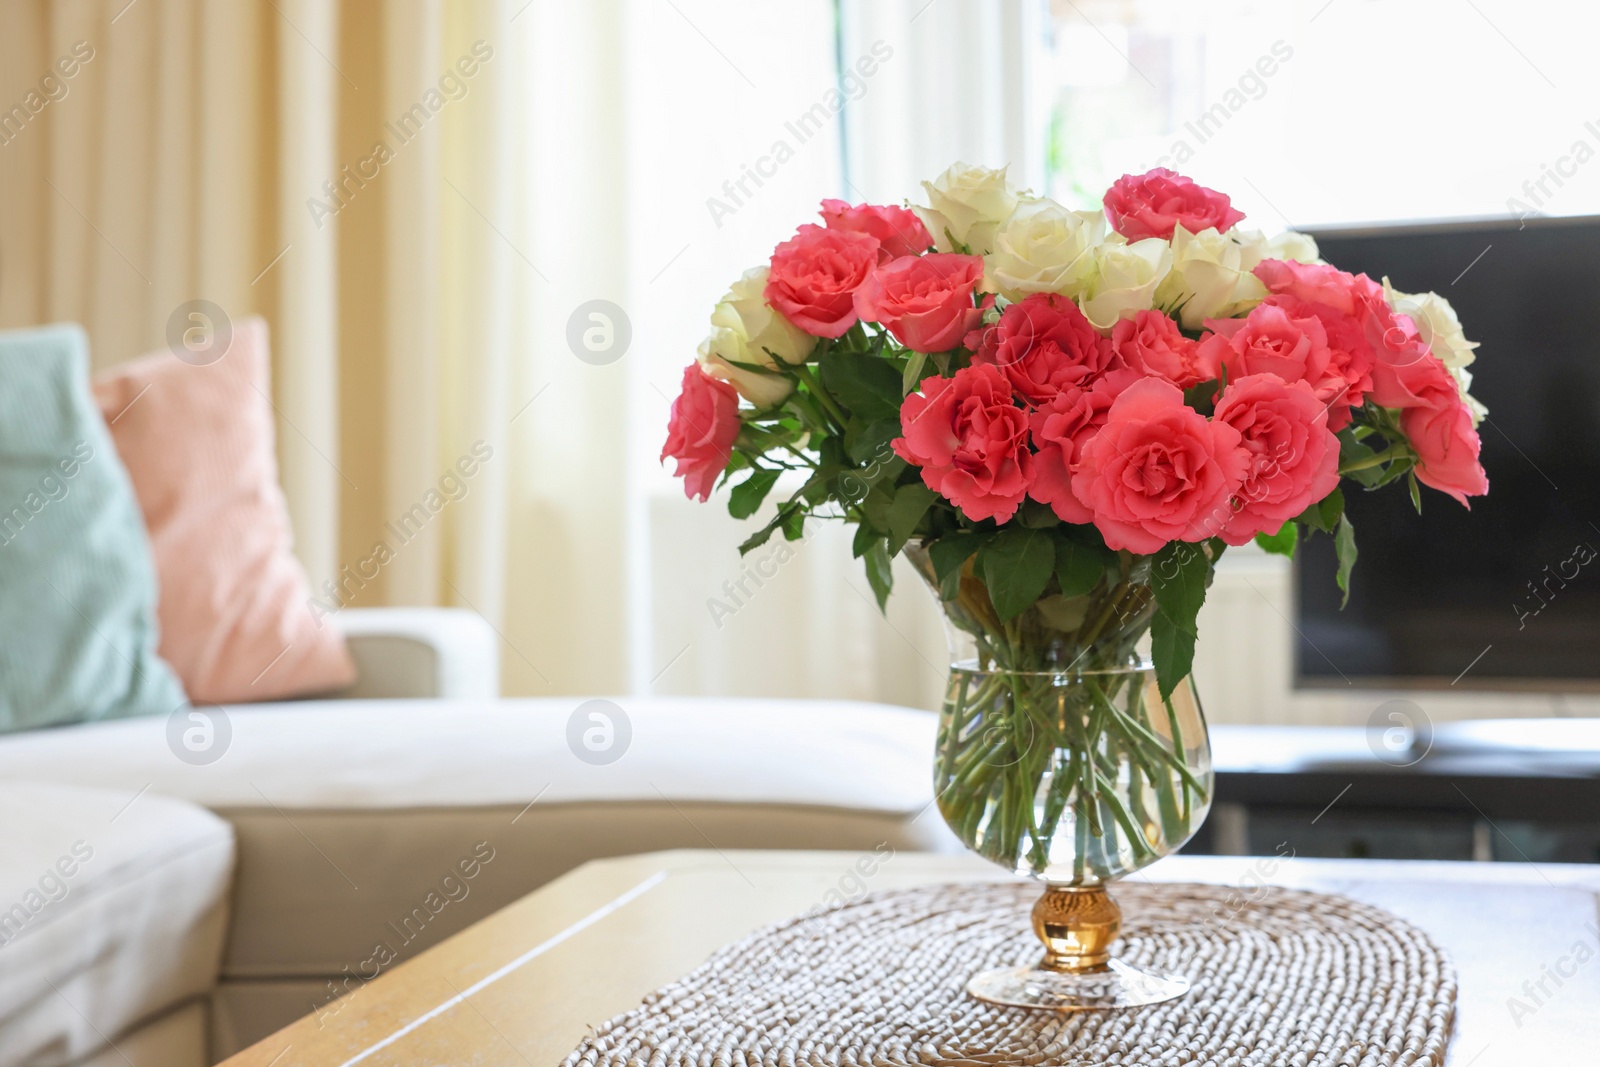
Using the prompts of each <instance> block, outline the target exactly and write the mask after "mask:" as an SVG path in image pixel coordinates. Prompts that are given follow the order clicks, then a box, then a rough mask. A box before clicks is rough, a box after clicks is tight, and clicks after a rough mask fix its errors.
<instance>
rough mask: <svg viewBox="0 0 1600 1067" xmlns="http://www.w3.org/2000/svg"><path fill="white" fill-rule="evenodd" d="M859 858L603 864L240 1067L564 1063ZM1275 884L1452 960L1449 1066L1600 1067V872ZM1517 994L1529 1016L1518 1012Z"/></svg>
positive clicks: (1544, 869)
mask: <svg viewBox="0 0 1600 1067" xmlns="http://www.w3.org/2000/svg"><path fill="white" fill-rule="evenodd" d="M859 858H860V857H859V856H858V855H857V854H855V853H843V852H720V851H678V852H659V853H652V854H649V855H643V856H630V857H626V858H623V859H615V860H603V861H599V862H595V863H590V864H588V865H586V866H584V867H582V868H580V869H578V870H576V871H573V872H572V873H570V874H568V875H566V876H564V877H562V878H560V879H557V880H556V881H554V882H552V883H551V884H549V885H547V886H545V887H544V888H542V889H540V890H538V891H536V892H534V893H531V894H529V895H528V896H526V897H524V898H523V899H522V900H520V901H518V902H517V903H515V904H513V905H511V906H510V907H508V908H505V909H504V910H503V911H500V912H498V913H497V914H495V915H492V916H490V917H489V918H488V919H485V920H484V921H483V922H480V923H478V924H477V925H476V926H473V927H471V928H469V929H467V930H465V931H463V932H462V933H460V934H457V935H456V936H455V937H453V938H451V939H450V940H448V941H446V942H445V943H443V944H441V945H439V946H437V947H435V948H433V949H431V950H429V951H428V952H425V953H423V954H422V955H421V956H419V957H417V958H416V959H415V960H412V961H410V962H408V963H405V964H402V965H400V966H398V967H396V968H395V969H394V970H393V971H392V972H390V973H387V974H383V975H381V976H380V977H378V978H377V979H375V980H374V981H372V982H371V983H369V984H367V985H366V986H363V987H361V988H360V989H358V990H357V991H356V992H354V993H352V994H350V995H349V996H348V997H346V998H345V999H344V1000H343V1001H340V1002H339V1004H338V1006H337V1007H338V1011H337V1012H336V1013H334V1014H331V1015H329V1014H325V1015H324V1017H323V1018H322V1019H321V1020H318V1019H316V1018H312V1017H310V1016H308V1017H307V1018H305V1019H302V1020H300V1021H299V1022H297V1023H295V1024H293V1025H291V1026H288V1027H286V1028H284V1029H283V1030H280V1031H279V1032H278V1033H276V1034H274V1035H273V1036H271V1037H269V1038H266V1039H265V1040H263V1041H261V1042H258V1043H257V1044H256V1045H254V1046H252V1047H251V1048H249V1049H246V1050H245V1051H243V1052H241V1053H239V1054H238V1055H237V1056H234V1057H233V1058H231V1059H229V1060H228V1061H227V1063H226V1065H225V1067H356V1065H357V1064H362V1065H365V1067H388V1065H406V1067H489V1065H508V1067H521V1065H526V1064H538V1065H540V1067H547V1065H553V1064H559V1063H560V1062H561V1060H562V1059H563V1058H564V1057H565V1056H566V1055H567V1053H568V1052H570V1051H571V1050H572V1049H573V1047H575V1046H576V1044H577V1043H578V1041H579V1040H580V1039H581V1038H582V1037H583V1035H584V1032H585V1030H586V1028H587V1027H589V1026H592V1025H593V1024H595V1023H598V1022H601V1021H603V1020H605V1019H607V1018H609V1017H611V1016H612V1015H615V1014H617V1013H619V1012H622V1011H626V1010H627V1009H629V1008H632V1007H634V1006H636V1005H637V1004H638V1003H639V1001H640V1000H641V998H642V997H643V996H644V995H645V994H646V993H648V992H650V991H651V990H653V989H655V988H657V987H658V986H661V985H664V984H666V983H667V982H669V981H671V980H673V979H675V978H678V977H680V976H682V975H683V974H685V973H686V972H688V971H690V970H692V969H693V968H694V967H695V966H696V965H698V964H699V963H701V962H702V961H703V960H704V959H705V958H706V957H707V956H708V955H710V954H711V953H712V952H714V951H715V950H716V949H718V948H720V947H721V946H722V945H724V944H727V943H728V942H730V941H734V940H736V939H738V938H739V937H741V936H743V935H745V934H747V933H749V932H750V931H752V930H754V929H756V928H757V927H760V926H763V925H765V924H766V923H769V922H772V921H774V920H777V919H781V918H784V917H786V916H790V915H795V914H798V913H800V912H803V911H805V910H807V909H809V908H811V907H812V906H815V905H817V904H819V903H822V902H823V901H824V899H825V895H826V894H828V893H829V891H830V890H835V891H841V890H849V889H850V888H851V886H852V885H853V882H852V880H851V878H850V876H849V873H848V872H850V871H852V870H853V869H854V866H855V864H856V862H857V860H858V859H859ZM1262 862H1263V861H1262V860H1259V859H1252V858H1250V857H1209V856H1197V857H1188V856H1175V857H1172V858H1169V859H1166V860H1163V861H1161V862H1160V863H1158V864H1156V865H1154V866H1153V867H1151V868H1149V869H1148V870H1146V871H1144V872H1142V873H1141V875H1139V876H1138V877H1147V878H1149V879H1150V880H1152V881H1201V882H1213V883H1219V884H1233V885H1243V886H1254V885H1256V884H1258V883H1259V881H1260V875H1261V873H1262V870H1263V868H1262V867H1261V866H1260V864H1262ZM1003 877H1004V875H1003V874H1001V872H999V871H998V870H997V869H996V868H994V867H992V866H990V865H989V864H987V863H985V862H983V861H982V860H979V859H977V858H976V857H972V856H933V855H928V854H923V853H900V854H899V855H895V856H893V857H892V858H890V859H888V860H887V861H886V862H882V863H880V864H878V865H877V869H876V872H875V873H874V874H873V875H872V876H871V877H870V878H869V879H867V882H868V887H869V888H871V889H885V888H890V887H894V886H907V885H916V884H920V883H927V882H938V881H978V880H1000V879H1001V878H1003ZM1266 880H1267V881H1269V882H1272V883H1274V884H1279V885H1286V886H1294V887H1301V888H1309V889H1321V890H1329V891H1334V892H1340V893H1345V894H1348V895H1349V896H1352V897H1356V898H1358V899H1361V900H1365V901H1369V902H1371V903H1374V904H1378V905H1380V906H1382V907H1385V908H1388V909H1390V910H1392V911H1394V912H1395V913H1396V914H1398V915H1400V916H1402V917H1404V918H1406V919H1408V920H1410V921H1411V922H1413V923H1415V924H1417V925H1418V926H1421V927H1422V928H1423V929H1425V930H1427V931H1428V932H1429V933H1430V934H1431V935H1432V936H1433V937H1434V938H1435V939H1437V940H1438V941H1439V943H1440V944H1442V945H1443V946H1444V947H1445V948H1446V949H1447V950H1449V951H1450V953H1451V954H1452V955H1453V957H1454V958H1455V962H1456V967H1457V969H1458V971H1459V974H1460V982H1461V985H1460V1001H1459V1006H1458V1012H1457V1021H1456V1031H1455V1038H1454V1040H1453V1041H1452V1042H1451V1046H1450V1058H1449V1063H1450V1065H1451V1067H1501V1065H1504V1067H1526V1065H1528V1064H1543V1063H1551V1064H1556V1063H1560V1064H1569V1063H1570V1064H1577V1063H1580V1062H1582V1063H1600V1051H1597V1049H1600V909H1597V903H1600V867H1596V866H1587V865H1585V866H1578V865H1560V866H1558V865H1548V864H1541V865H1539V866H1538V867H1537V868H1535V867H1532V866H1530V865H1512V864H1488V863H1426V862H1399V861H1374V860H1314V859H1291V860H1288V861H1286V862H1282V863H1281V864H1279V865H1278V866H1277V868H1276V869H1275V870H1274V871H1272V874H1271V876H1270V877H1269V878H1267V879H1266ZM1580 945H1581V946H1583V947H1584V948H1586V949H1587V950H1588V951H1587V952H1583V951H1581V950H1580V949H1579V948H1578V946H1580ZM1580 956H1581V957H1582V961H1581V962H1580V961H1579V957H1580ZM1558 971H1559V972H1565V973H1563V974H1562V975H1561V976H1560V978H1559V982H1560V984H1559V985H1557V981H1556V979H1555V978H1552V977H1550V975H1553V974H1556V973H1557V972H1558ZM1541 981H1543V982H1544V985H1545V992H1544V993H1543V994H1541V993H1540V991H1539V988H1538V986H1539V983H1540V982H1541ZM1524 983H1530V985H1529V986H1527V987H1525V985H1524ZM1513 997H1515V998H1517V1000H1518V1001H1519V1002H1521V1003H1522V1004H1524V1005H1526V1007H1527V1009H1528V1010H1522V1009H1517V1010H1516V1011H1515V1012H1514V1011H1513V1007H1514V1005H1512V1004H1511V1003H1510V1002H1509V999H1508V998H1513ZM1534 998H1537V1001H1535V999H1534ZM1585 1050H1587V1051H1585Z"/></svg>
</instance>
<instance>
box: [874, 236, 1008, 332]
mask: <svg viewBox="0 0 1600 1067" xmlns="http://www.w3.org/2000/svg"><path fill="white" fill-rule="evenodd" d="M982 280H983V257H982V256H960V255H954V254H950V253H942V254H941V253H937V252H934V253H930V254H928V255H926V256H901V257H900V258H899V259H891V260H890V261H889V262H887V263H885V264H883V265H882V266H880V267H878V268H877V269H876V270H874V271H873V272H872V273H871V274H869V275H867V280H866V281H865V282H863V283H862V284H861V288H859V289H857V290H856V295H855V306H856V314H857V315H859V316H860V317H861V318H862V319H864V320H865V321H867V322H876V323H881V324H882V325H883V326H885V327H887V328H888V330H889V332H890V333H892V334H894V336H895V339H896V340H897V341H899V342H900V343H901V344H903V345H905V346H906V347H907V348H909V349H911V350H912V351H914V352H945V351H948V350H949V349H952V348H955V347H956V346H957V345H959V344H960V343H961V339H962V338H963V337H965V336H966V335H967V332H968V331H969V330H972V329H973V328H975V327H976V326H977V325H978V324H979V323H980V322H982V321H983V309H984V308H986V307H988V306H989V305H990V304H991V303H993V302H994V297H992V296H990V297H988V298H987V299H986V300H985V301H984V304H983V306H982V307H977V306H974V305H973V303H972V294H973V292H974V291H975V290H976V289H977V288H978V283H979V282H981V281H982Z"/></svg>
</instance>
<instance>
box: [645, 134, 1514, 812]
mask: <svg viewBox="0 0 1600 1067" xmlns="http://www.w3.org/2000/svg"><path fill="white" fill-rule="evenodd" d="M924 188H925V190H926V193H927V201H928V202H927V204H926V206H914V207H909V208H907V207H894V206H889V207H880V206H874V205H855V206H852V205H849V204H847V203H845V202H843V201H838V200H825V201H823V204H822V212H821V216H822V225H816V224H807V225H803V226H801V227H800V229H799V231H798V232H797V233H796V234H795V235H794V236H793V237H792V238H790V239H789V240H787V241H784V242H783V243H782V244H780V245H779V246H778V247H777V249H776V250H775V251H774V252H773V254H772V257H771V260H770V262H769V263H767V264H765V265H763V266H760V267H756V268H754V269H752V270H750V271H748V272H747V273H746V274H745V275H744V277H742V278H741V279H739V281H738V282H736V283H735V284H734V286H733V288H732V289H731V291H729V292H728V293H727V295H726V296H724V297H723V299H722V302H721V303H719V304H718V305H717V307H716V310H715V312H714V313H713V314H712V318H711V322H712V332H711V335H710V336H709V337H708V338H707V339H706V341H705V342H704V344H703V345H702V346H701V348H700V352H699V359H698V360H697V361H696V362H694V363H692V364H691V365H690V366H689V367H688V368H687V369H686V370H685V371H684V376H683V392H682V395H681V396H680V397H679V398H678V399H677V400H676V401H675V402H674V404H673V406H672V416H671V424H670V428H669V432H668V439H667V443H666V448H665V450H664V451H663V453H662V458H663V459H665V458H666V457H668V456H670V457H672V458H674V459H675V460H676V461H677V473H678V474H679V475H680V476H682V477H683V478H684V481H685V490H686V492H687V493H688V494H689V495H690V496H691V497H698V498H700V499H702V500H704V499H706V498H707V497H708V496H709V495H710V493H711V492H712V490H713V488H714V486H715V485H716V483H717V481H718V479H719V478H720V479H721V480H722V481H723V482H728V481H731V480H735V479H737V481H736V482H735V484H733V487H732V490H731V492H730V494H729V498H728V508H729V511H730V512H731V513H732V515H733V516H734V517H736V518H748V517H750V516H752V515H754V514H755V513H756V511H757V510H758V509H759V508H760V507H761V505H762V503H763V501H764V500H765V498H766V497H767V496H768V494H769V493H770V492H771V491H772V489H773V488H774V486H775V485H777V484H778V483H779V481H780V479H782V478H783V477H784V475H785V474H787V473H788V472H791V471H799V472H802V476H803V481H802V482H801V484H799V485H798V486H796V487H795V488H794V489H793V491H792V492H789V493H787V495H786V496H785V498H784V499H782V500H781V502H779V503H778V504H777V507H776V510H775V513H774V514H773V515H772V518H771V519H770V521H768V522H767V523H766V524H765V525H764V526H763V527H762V528H761V529H760V530H759V531H758V532H757V533H756V534H755V535H754V536H752V537H750V538H749V539H748V540H747V541H745V543H744V545H743V546H742V548H741V551H746V552H748V551H749V550H751V549H753V548H755V547H756V546H758V545H761V544H763V543H764V542H766V541H767V540H768V539H769V538H770V537H771V536H772V535H773V534H774V533H776V532H781V533H782V534H783V536H784V537H786V538H789V539H791V540H794V539H798V538H799V537H801V536H802V531H803V528H804V524H805V523H806V521H807V520H808V519H813V518H824V517H828V518H840V519H843V520H845V521H847V522H853V523H855V524H857V531H856V535H855V541H854V550H855V553H856V555H857V556H859V557H861V558H863V559H864V560H865V564H866V572H867V578H868V581H869V583H870V584H871V586H872V588H873V590H874V592H875V594H876V596H877V597H878V599H879V602H880V605H881V604H882V603H883V601H884V599H885V598H886V597H887V596H888V593H889V591H890V585H891V574H890V561H891V560H892V559H893V558H894V557H895V556H896V555H897V554H899V553H901V552H902V551H904V552H906V553H907V555H908V556H909V557H910V560H911V562H912V564H913V565H914V566H915V567H916V569H917V570H918V571H919V572H920V573H921V574H922V575H923V576H924V577H925V578H926V579H927V581H928V582H929V584H930V585H931V586H932V587H933V588H934V589H935V590H937V591H938V593H939V595H940V597H941V600H942V601H943V604H944V607H945V610H946V613H947V615H948V617H949V619H950V620H951V622H952V624H953V625H954V626H955V627H956V628H957V629H958V630H959V631H961V632H962V633H963V634H965V635H966V636H967V637H968V638H969V639H970V641H971V643H972V645H973V646H974V648H975V655H976V657H977V658H978V660H979V661H980V663H981V664H982V665H984V666H987V667H990V668H993V669H996V670H1000V671H1009V672H1048V671H1061V670H1065V669H1067V668H1069V667H1072V666H1073V665H1080V666H1091V665H1095V664H1101V665H1104V664H1116V663H1121V662H1124V661H1126V660H1127V659H1128V657H1129V656H1130V655H1132V654H1133V646H1134V644H1135V643H1136V642H1137V641H1138V640H1139V639H1140V638H1141V637H1142V636H1143V635H1144V633H1145V632H1146V631H1147V630H1148V631H1149V632H1150V634H1151V637H1152V646H1151V657H1152V659H1153V661H1154V667H1155V672H1156V676H1157V678H1158V680H1159V683H1160V691H1161V696H1162V698H1163V699H1166V698H1168V697H1169V696H1170V694H1171V692H1172V691H1173V689H1174V688H1175V687H1176V686H1177V685H1178V684H1179V683H1180V682H1181V681H1182V680H1183V679H1184V678H1185V677H1186V676H1187V675H1188V674H1189V672H1190V667H1191V663H1192V659H1193V653H1194V645H1195V638H1196V624H1195V619H1196V615H1197V613H1198V611H1199V609H1200V606H1201V603H1202V601H1203V599H1204V596H1205V590H1206V587H1207V585H1208V584H1209V581H1210V577H1211V573H1212V568H1213V567H1214V565H1215V563H1216V560H1217V558H1218V557H1219V556H1220V554H1221V553H1222V551H1223V550H1224V548H1225V547H1226V546H1228V545H1242V544H1244V543H1245V542H1247V541H1250V540H1252V539H1254V540H1255V541H1256V542H1257V543H1258V544H1260V545H1261V546H1262V547H1263V548H1265V549H1267V550H1268V551H1272V552H1279V553H1283V554H1292V553H1293V551H1294V548H1295V545H1296V543H1297V540H1298V539H1299V538H1300V537H1301V536H1305V535H1309V534H1312V533H1324V534H1329V535H1331V536H1332V537H1333V538H1334V543H1335V545H1336V547H1337V556H1338V560H1339V566H1338V574H1337V576H1336V580H1337V581H1338V583H1339V585H1340V587H1341V588H1344V589H1345V590H1346V595H1347V596H1348V582H1349V574H1350V568H1351V566H1352V564H1353V563H1354V562H1355V558H1356V548H1355V538H1354V531H1353V530H1352V527H1351V524H1350V521H1349V519H1348V518H1347V517H1346V516H1345V514H1344V496H1343V490H1342V489H1341V488H1340V481H1341V478H1348V479H1350V480H1351V481H1352V482H1354V483H1355V484H1356V485H1357V486H1359V487H1361V488H1363V489H1376V488H1378V487H1380V486H1384V485H1387V484H1389V483H1391V482H1396V481H1401V480H1403V481H1405V482H1406V483H1407V485H1408V487H1409V489H1410V492H1411V496H1412V499H1413V501H1414V502H1416V503H1417V506H1418V507H1419V508H1420V506H1421V505H1420V495H1419V489H1418V483H1419V482H1420V483H1421V484H1422V485H1427V486H1430V487H1433V488H1435V489H1438V490H1441V491H1443V492H1445V493H1448V494H1450V495H1451V496H1453V497H1455V498H1456V499H1457V500H1459V501H1460V502H1461V503H1462V504H1466V503H1467V498H1468V497H1469V496H1473V495H1479V494H1482V493H1484V492H1486V491H1487V489H1488V483H1487V480H1486V478H1485V476H1484V473H1483V470H1482V468H1481V467H1480V465H1479V462H1478V452H1479V442H1478V436H1477V432H1476V426H1477V424H1478V421H1479V419H1480V418H1481V417H1482V414H1483V408H1482V407H1481V406H1479V405H1478V404H1477V402H1476V401H1474V400H1473V398H1472V397H1471V396H1470V395H1468V392H1467V389H1468V386H1469V384H1470V376H1469V373H1468V372H1467V370H1466V369H1465V368H1466V366H1467V364H1469V363H1470V362H1471V361H1472V359H1473V352H1472V350H1473V348H1474V347H1476V346H1475V345H1473V344H1471V343H1469V342H1467V341H1466V340H1465V338H1464V337H1463V335H1462V332H1461V328H1460V324H1459V323H1458V321H1457V319H1456V316H1455V313H1454V311H1453V310H1452V309H1451V308H1450V305H1449V304H1448V303H1446V302H1445V301H1444V300H1443V299H1442V298H1441V297H1438V296H1437V295H1435V294H1432V293H1426V294H1420V295H1410V294H1405V293H1400V292H1397V291H1395V290H1394V289H1392V288H1391V287H1390V286H1389V283H1388V281H1387V279H1385V280H1384V282H1383V283H1382V284H1379V283H1377V282H1374V281H1372V280H1371V279H1370V278H1368V277H1367V276H1365V275H1351V274H1348V273H1345V272H1343V271H1340V270H1338V269H1336V268H1335V267H1333V266H1330V265H1328V264H1326V263H1324V262H1322V261H1321V260H1320V259H1319V258H1318V257H1317V249H1316V246H1315V244H1314V243H1313V241H1312V240H1311V239H1310V238H1309V237H1306V236H1304V235H1301V234H1296V233H1292V232H1291V233H1286V234H1283V235H1281V236H1279V237H1276V238H1273V239H1271V240H1268V239H1266V238H1264V237H1263V236H1262V235H1261V234H1259V233H1257V232H1255V231H1252V230H1249V229H1245V228H1241V227H1240V225H1239V223H1240V222H1241V221H1242V219H1243V215H1242V213H1241V212H1239V211H1238V210H1236V209H1235V208H1233V207H1232V205H1231V203H1230V201H1229V198H1228V197H1227V196H1225V195H1223V194H1221V193H1218V192H1215V191H1213V190H1210V189H1207V188H1204V187H1202V186H1200V185H1197V184H1195V183H1194V182H1192V181H1191V180H1189V179H1188V178H1185V177H1183V176H1181V175H1178V174H1175V173H1172V172H1171V171H1168V170H1161V169H1157V170H1152V171H1150V172H1149V173H1147V174H1143V175H1137V176H1135V175H1127V176H1124V177H1123V178H1122V179H1120V180H1119V181H1118V182H1117V183H1116V184H1115V185H1113V186H1112V188H1111V189H1110V190H1109V191H1108V192H1107V193H1106V195H1105V199H1104V205H1103V210H1102V211H1073V210H1069V209H1068V208H1066V207H1063V206H1062V205H1060V204H1058V203H1056V202H1054V201H1052V200H1050V199H1047V198H1043V197H1034V196H1029V195H1026V194H1024V193H1020V192H1018V191H1016V190H1014V189H1013V188H1012V187H1011V186H1010V185H1009V184H1008V183H1007V179H1006V174H1005V171H1004V169H1001V170H989V169H985V168H981V167H969V166H966V165H963V164H957V165H956V166H954V167H952V168H950V170H948V171H946V172H945V173H944V174H943V175H942V176H940V178H939V179H938V180H937V181H934V182H931V183H924ZM795 480H799V477H798V476H797V477H796V479H795ZM1112 719H1113V720H1115V717H1112ZM1113 725H1114V721H1113ZM1130 743H1139V739H1138V738H1134V739H1133V741H1131V742H1130ZM1185 796H1186V797H1187V794H1185Z"/></svg>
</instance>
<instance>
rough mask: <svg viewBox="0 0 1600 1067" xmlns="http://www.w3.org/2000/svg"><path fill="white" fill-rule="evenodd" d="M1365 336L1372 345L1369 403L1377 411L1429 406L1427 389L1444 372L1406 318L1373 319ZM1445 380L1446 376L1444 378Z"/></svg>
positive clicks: (1395, 316)
mask: <svg viewBox="0 0 1600 1067" xmlns="http://www.w3.org/2000/svg"><path fill="white" fill-rule="evenodd" d="M1367 334H1368V336H1369V337H1370V338H1371V340H1372V342H1373V348H1374V349H1375V352H1376V354H1375V357H1374V361H1373V365H1372V400H1373V402H1374V403H1376V404H1378V405H1379V406H1380V407H1386V408H1414V407H1420V406H1423V405H1432V404H1433V401H1432V400H1431V399H1429V398H1427V393H1428V389H1429V387H1430V386H1431V385H1433V384H1434V383H1435V382H1437V380H1438V375H1437V373H1436V371H1439V370H1443V364H1441V363H1440V362H1439V359H1438V357H1437V356H1435V355H1434V354H1433V350H1432V349H1430V348H1429V347H1428V344H1427V342H1426V341H1424V340H1423V339H1422V336H1421V335H1420V334H1419V333H1418V332H1417V324H1416V323H1415V322H1413V321H1412V320H1411V317H1410V316H1409V315H1400V314H1395V313H1390V314H1388V315H1387V316H1377V315H1374V316H1373V317H1372V318H1371V319H1370V320H1369V321H1368V329H1367ZM1447 376H1448V374H1447Z"/></svg>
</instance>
